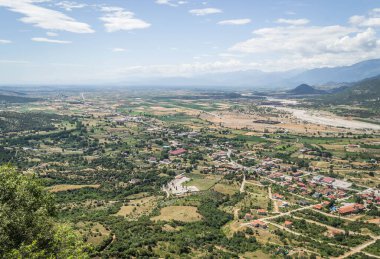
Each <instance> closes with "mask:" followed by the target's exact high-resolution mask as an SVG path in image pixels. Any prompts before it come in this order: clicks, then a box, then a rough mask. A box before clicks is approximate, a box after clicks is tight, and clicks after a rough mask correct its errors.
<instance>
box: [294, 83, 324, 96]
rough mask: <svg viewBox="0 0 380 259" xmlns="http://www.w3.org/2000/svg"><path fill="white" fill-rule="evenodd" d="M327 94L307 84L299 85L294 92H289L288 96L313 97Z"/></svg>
mask: <svg viewBox="0 0 380 259" xmlns="http://www.w3.org/2000/svg"><path fill="white" fill-rule="evenodd" d="M325 93H327V92H326V91H324V90H319V89H316V88H314V87H312V86H310V85H307V84H302V85H299V86H297V87H296V88H294V89H293V90H290V91H288V94H292V95H311V94H325Z"/></svg>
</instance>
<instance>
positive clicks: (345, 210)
mask: <svg viewBox="0 0 380 259" xmlns="http://www.w3.org/2000/svg"><path fill="white" fill-rule="evenodd" d="M362 210H364V205H363V204H359V203H353V204H348V205H345V206H343V207H340V208H339V209H338V213H339V214H340V215H347V214H352V213H357V212H360V211H362Z"/></svg>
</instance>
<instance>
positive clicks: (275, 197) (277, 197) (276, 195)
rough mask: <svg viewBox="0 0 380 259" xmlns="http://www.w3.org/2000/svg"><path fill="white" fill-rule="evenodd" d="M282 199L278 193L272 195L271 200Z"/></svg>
mask: <svg viewBox="0 0 380 259" xmlns="http://www.w3.org/2000/svg"><path fill="white" fill-rule="evenodd" d="M283 198H284V196H282V195H281V194H278V193H275V194H273V199H276V200H282V199H283Z"/></svg>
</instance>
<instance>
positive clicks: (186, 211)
mask: <svg viewBox="0 0 380 259" xmlns="http://www.w3.org/2000/svg"><path fill="white" fill-rule="evenodd" d="M152 220H154V221H160V220H162V221H173V220H176V221H182V222H195V221H200V220H202V216H201V215H200V214H199V213H198V211H197V207H193V206H169V207H165V208H162V209H161V211H160V215H159V216H156V217H153V218H152Z"/></svg>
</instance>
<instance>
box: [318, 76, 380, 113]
mask: <svg viewBox="0 0 380 259" xmlns="http://www.w3.org/2000/svg"><path fill="white" fill-rule="evenodd" d="M320 100H321V102H322V103H324V104H338V105H339V104H344V105H352V104H359V105H361V106H364V107H368V108H374V109H375V110H379V109H380V107H379V106H380V76H376V77H372V78H368V79H365V80H362V81H359V82H357V83H354V84H353V85H352V86H351V87H348V88H347V89H345V90H344V91H342V92H339V93H335V94H330V95H326V96H323V97H322V98H321V99H320Z"/></svg>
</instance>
